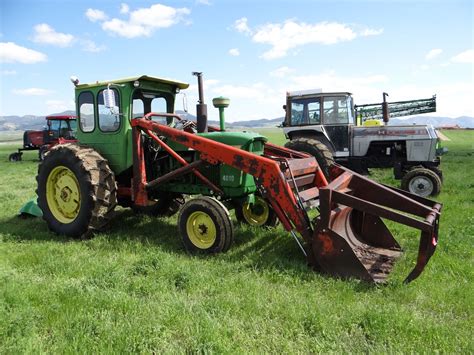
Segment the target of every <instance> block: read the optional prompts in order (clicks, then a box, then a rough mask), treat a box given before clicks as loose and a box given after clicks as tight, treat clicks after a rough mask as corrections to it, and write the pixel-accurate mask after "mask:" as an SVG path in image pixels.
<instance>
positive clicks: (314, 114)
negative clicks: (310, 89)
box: [308, 99, 321, 124]
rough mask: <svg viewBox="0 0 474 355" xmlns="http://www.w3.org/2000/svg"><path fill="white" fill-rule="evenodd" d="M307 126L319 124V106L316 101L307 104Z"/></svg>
mask: <svg viewBox="0 0 474 355" xmlns="http://www.w3.org/2000/svg"><path fill="white" fill-rule="evenodd" d="M308 115H309V124H321V104H320V102H319V99H318V100H317V101H312V102H308Z"/></svg>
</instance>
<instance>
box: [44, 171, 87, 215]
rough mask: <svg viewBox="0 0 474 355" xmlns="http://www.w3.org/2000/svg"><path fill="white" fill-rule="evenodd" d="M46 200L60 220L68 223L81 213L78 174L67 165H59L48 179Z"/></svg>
mask: <svg viewBox="0 0 474 355" xmlns="http://www.w3.org/2000/svg"><path fill="white" fill-rule="evenodd" d="M46 201H47V203H48V207H49V210H50V211H51V213H52V214H53V216H54V218H56V219H57V220H58V221H59V222H61V223H64V224H68V223H71V222H73V221H74V220H75V219H76V218H77V216H78V215H79V210H80V208H81V190H80V186H79V182H78V181H77V178H76V175H75V174H74V173H73V172H72V171H71V170H70V169H69V168H66V167H65V166H57V167H55V168H54V169H53V170H51V172H50V173H49V175H48V178H47V180H46Z"/></svg>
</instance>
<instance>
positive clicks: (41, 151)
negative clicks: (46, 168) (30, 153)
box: [38, 145, 48, 161]
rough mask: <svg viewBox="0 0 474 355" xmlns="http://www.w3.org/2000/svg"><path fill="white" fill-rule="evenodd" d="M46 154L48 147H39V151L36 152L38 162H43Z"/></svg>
mask: <svg viewBox="0 0 474 355" xmlns="http://www.w3.org/2000/svg"><path fill="white" fill-rule="evenodd" d="M47 152H48V146H47V145H43V146H41V147H40V149H39V151H38V159H39V161H43V160H44V157H45V156H46V153H47Z"/></svg>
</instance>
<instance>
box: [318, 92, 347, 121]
mask: <svg viewBox="0 0 474 355" xmlns="http://www.w3.org/2000/svg"><path fill="white" fill-rule="evenodd" d="M323 111H324V123H325V124H348V123H349V113H350V111H351V107H349V106H348V100H347V99H346V97H325V98H324V104H323Z"/></svg>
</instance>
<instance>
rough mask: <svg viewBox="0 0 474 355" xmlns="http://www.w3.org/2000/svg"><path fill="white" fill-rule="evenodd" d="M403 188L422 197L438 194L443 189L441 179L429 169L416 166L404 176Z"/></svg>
mask: <svg viewBox="0 0 474 355" xmlns="http://www.w3.org/2000/svg"><path fill="white" fill-rule="evenodd" d="M401 188H402V189H403V190H406V191H408V192H411V193H413V194H416V195H418V196H421V197H428V196H436V195H438V194H439V192H440V191H441V179H440V178H439V176H438V175H437V174H436V173H435V172H433V171H431V170H429V169H425V168H415V169H412V170H410V171H409V172H407V173H406V174H405V176H403V178H402V181H401Z"/></svg>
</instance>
